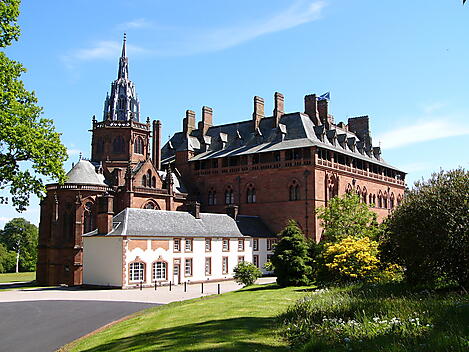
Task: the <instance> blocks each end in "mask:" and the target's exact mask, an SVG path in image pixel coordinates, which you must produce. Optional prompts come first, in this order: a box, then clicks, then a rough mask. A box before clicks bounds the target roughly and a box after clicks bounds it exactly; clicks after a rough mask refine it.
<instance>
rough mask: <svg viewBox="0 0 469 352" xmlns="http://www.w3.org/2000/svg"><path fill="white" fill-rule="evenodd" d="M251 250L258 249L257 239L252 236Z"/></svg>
mask: <svg viewBox="0 0 469 352" xmlns="http://www.w3.org/2000/svg"><path fill="white" fill-rule="evenodd" d="M252 250H253V251H258V250H259V239H257V238H254V239H253V240H252Z"/></svg>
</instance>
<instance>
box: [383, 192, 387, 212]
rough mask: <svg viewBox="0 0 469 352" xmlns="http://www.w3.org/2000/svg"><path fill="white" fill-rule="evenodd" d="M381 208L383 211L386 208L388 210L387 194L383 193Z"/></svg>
mask: <svg viewBox="0 0 469 352" xmlns="http://www.w3.org/2000/svg"><path fill="white" fill-rule="evenodd" d="M383 208H384V209H387V208H388V194H387V192H384V197H383Z"/></svg>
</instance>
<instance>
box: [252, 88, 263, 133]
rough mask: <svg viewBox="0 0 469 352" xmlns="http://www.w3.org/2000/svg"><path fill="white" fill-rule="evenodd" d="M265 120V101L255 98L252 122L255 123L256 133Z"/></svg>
mask: <svg viewBox="0 0 469 352" xmlns="http://www.w3.org/2000/svg"><path fill="white" fill-rule="evenodd" d="M262 118H264V99H262V98H261V97H258V96H255V97H254V112H253V113H252V120H253V122H254V131H255V130H257V129H258V128H259V125H260V123H261V119H262Z"/></svg>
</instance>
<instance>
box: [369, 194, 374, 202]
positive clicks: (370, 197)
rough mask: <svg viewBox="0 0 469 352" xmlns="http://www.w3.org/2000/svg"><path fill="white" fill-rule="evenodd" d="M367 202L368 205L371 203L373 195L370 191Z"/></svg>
mask: <svg viewBox="0 0 469 352" xmlns="http://www.w3.org/2000/svg"><path fill="white" fill-rule="evenodd" d="M368 203H369V204H370V205H372V204H373V195H372V194H371V193H370V196H369V197H368ZM373 205H374V204H373Z"/></svg>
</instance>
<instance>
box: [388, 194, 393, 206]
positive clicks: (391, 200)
mask: <svg viewBox="0 0 469 352" xmlns="http://www.w3.org/2000/svg"><path fill="white" fill-rule="evenodd" d="M389 208H391V209H394V193H391V197H390V198H389Z"/></svg>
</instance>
